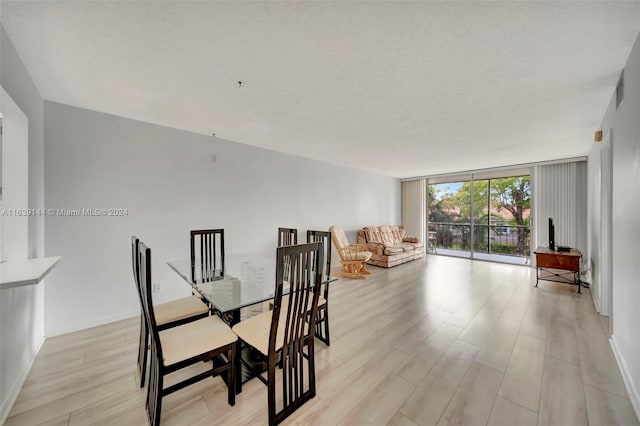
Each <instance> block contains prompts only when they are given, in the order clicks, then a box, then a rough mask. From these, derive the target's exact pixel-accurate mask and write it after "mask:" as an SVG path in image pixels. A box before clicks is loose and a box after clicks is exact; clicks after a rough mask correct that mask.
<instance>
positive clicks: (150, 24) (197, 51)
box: [0, 1, 640, 177]
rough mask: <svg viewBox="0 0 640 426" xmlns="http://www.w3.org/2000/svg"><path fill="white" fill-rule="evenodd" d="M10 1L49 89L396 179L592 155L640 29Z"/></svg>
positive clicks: (319, 11)
mask: <svg viewBox="0 0 640 426" xmlns="http://www.w3.org/2000/svg"><path fill="white" fill-rule="evenodd" d="M0 13H1V18H0V19H1V21H2V24H3V26H4V27H5V29H6V30H7V33H8V34H9V36H10V38H11V40H12V41H13V43H14V45H15V47H16V49H17V51H18V53H19V55H20V56H21V58H22V59H23V61H24V63H25V65H26V67H27V69H28V70H29V73H30V74H31V76H32V78H33V79H34V81H35V83H36V85H37V86H38V88H39V90H40V92H41V94H42V96H43V98H45V99H47V100H51V101H56V102H61V103H65V104H69V105H74V106H78V107H82V108H88V109H92V110H97V111H102V112H106V113H111V114H115V115H119V116H123V117H129V118H133V119H138V120H143V121H148V122H152V123H158V124H163V125H166V126H170V127H175V128H178V129H184V130H189V131H193V132H197V133H204V134H210V133H212V132H215V133H216V135H217V136H218V137H220V138H224V139H228V140H233V141H236V142H241V143H245V144H250V145H255V146H259V147H263V148H268V149H273V150H277V151H282V152H287V153H291V154H296V155H300V156H303V157H308V158H314V159H318V160H324V161H328V162H332V163H336V164H341V165H345V166H351V167H356V168H360V169H366V170H370V171H374V172H377V173H381V174H386V175H389V176H396V177H409V176H416V175H426V174H435V173H446V172H454V171H460V170H470V169H479V168H485V167H493V166H502V165H509V164H520V163H526V162H532V161H542V160H549V159H557V158H565V157H573V156H578V155H585V154H586V153H587V152H588V151H589V148H590V146H591V143H592V141H593V132H594V131H595V130H597V129H598V127H599V125H600V120H601V119H602V117H603V115H604V112H605V109H606V107H607V105H608V103H609V100H610V99H611V96H612V94H613V91H614V87H615V84H616V81H617V78H618V76H619V74H620V71H621V69H622V67H623V66H624V63H625V61H626V59H627V57H628V55H629V52H630V49H631V46H632V44H633V42H634V40H635V38H636V36H637V34H638V30H639V29H640V3H639V2H575V1H571V2H544V3H542V2H478V1H476V2H417V3H416V2H411V3H408V2H389V3H386V2H376V3H361V2H339V3H327V2H315V3H307V2H304V3H303V2H292V3H286V2H260V3H245V2H225V3H220V2H185V1H174V2H155V1H152V2H149V1H145V2H131V1H128V2H86V1H85V2H77V1H76V2H58V1H45V2H28V1H24V2H23V1H21V2H11V1H2V5H1V8H0ZM238 81H242V86H241V87H238V84H237V82H238ZM176 143H180V141H179V140H178V141H176Z"/></svg>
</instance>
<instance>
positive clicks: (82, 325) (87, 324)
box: [45, 310, 140, 337]
mask: <svg viewBox="0 0 640 426" xmlns="http://www.w3.org/2000/svg"><path fill="white" fill-rule="evenodd" d="M138 315H140V311H139V310H136V311H129V312H120V313H117V314H112V315H105V316H103V317H100V318H92V319H90V320H88V321H84V322H75V323H73V324H65V325H61V326H58V327H53V328H51V329H49V330H45V336H47V337H53V336H59V335H61V334H67V333H73V332H74V331H80V330H85V329H87V328H91V327H97V326H99V325H104V324H108V323H110V322H114V321H120V320H124V319H128V318H132V317H135V316H138ZM45 327H46V325H45Z"/></svg>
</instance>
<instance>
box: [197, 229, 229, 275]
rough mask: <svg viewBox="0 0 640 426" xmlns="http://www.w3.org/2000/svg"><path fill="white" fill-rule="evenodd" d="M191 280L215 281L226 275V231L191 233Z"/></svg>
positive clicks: (209, 230) (210, 230) (215, 230)
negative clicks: (216, 278)
mask: <svg viewBox="0 0 640 426" xmlns="http://www.w3.org/2000/svg"><path fill="white" fill-rule="evenodd" d="M190 248H191V250H190V252H191V279H192V280H193V281H196V279H199V280H201V281H203V282H208V281H213V280H214V278H215V277H220V276H223V275H224V266H225V263H224V229H201V230H196V231H191V238H190Z"/></svg>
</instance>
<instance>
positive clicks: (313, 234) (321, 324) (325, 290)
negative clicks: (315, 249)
mask: <svg viewBox="0 0 640 426" xmlns="http://www.w3.org/2000/svg"><path fill="white" fill-rule="evenodd" d="M315 242H320V243H322V253H323V256H324V263H323V264H322V266H321V268H322V275H323V276H329V275H331V232H327V231H312V230H307V243H315ZM315 331H316V338H317V339H318V340H320V341H322V342H323V343H324V344H325V345H327V346H330V345H331V339H330V337H329V284H328V283H325V284H323V285H322V289H321V291H320V297H319V298H318V310H317V313H316V330H315Z"/></svg>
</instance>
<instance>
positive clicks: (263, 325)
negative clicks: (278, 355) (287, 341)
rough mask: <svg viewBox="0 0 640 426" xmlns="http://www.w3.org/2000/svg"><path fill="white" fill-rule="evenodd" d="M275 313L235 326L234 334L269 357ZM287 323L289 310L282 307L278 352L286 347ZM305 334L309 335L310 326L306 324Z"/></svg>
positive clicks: (258, 316) (277, 342)
mask: <svg viewBox="0 0 640 426" xmlns="http://www.w3.org/2000/svg"><path fill="white" fill-rule="evenodd" d="M272 316H273V311H268V312H264V313H262V314H260V315H256V316H255V317H251V318H249V319H247V320H244V321H242V322H241V323H239V324H236V325H235V326H233V332H234V333H236V334H237V335H238V337H240V338H241V339H242V340H244V341H245V342H247V343H248V344H250V345H251V346H253V347H254V348H256V349H257V350H259V351H260V352H262V354H263V355H265V356H268V355H269V333H270V331H271V318H272ZM286 321H287V309H286V308H285V307H284V306H282V308H281V309H280V320H279V321H278V333H277V334H276V350H278V349H281V348H282V346H284V333H285V326H286V324H285V323H286ZM305 324H306V325H305V329H304V334H305V335H306V334H309V324H308V323H305Z"/></svg>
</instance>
